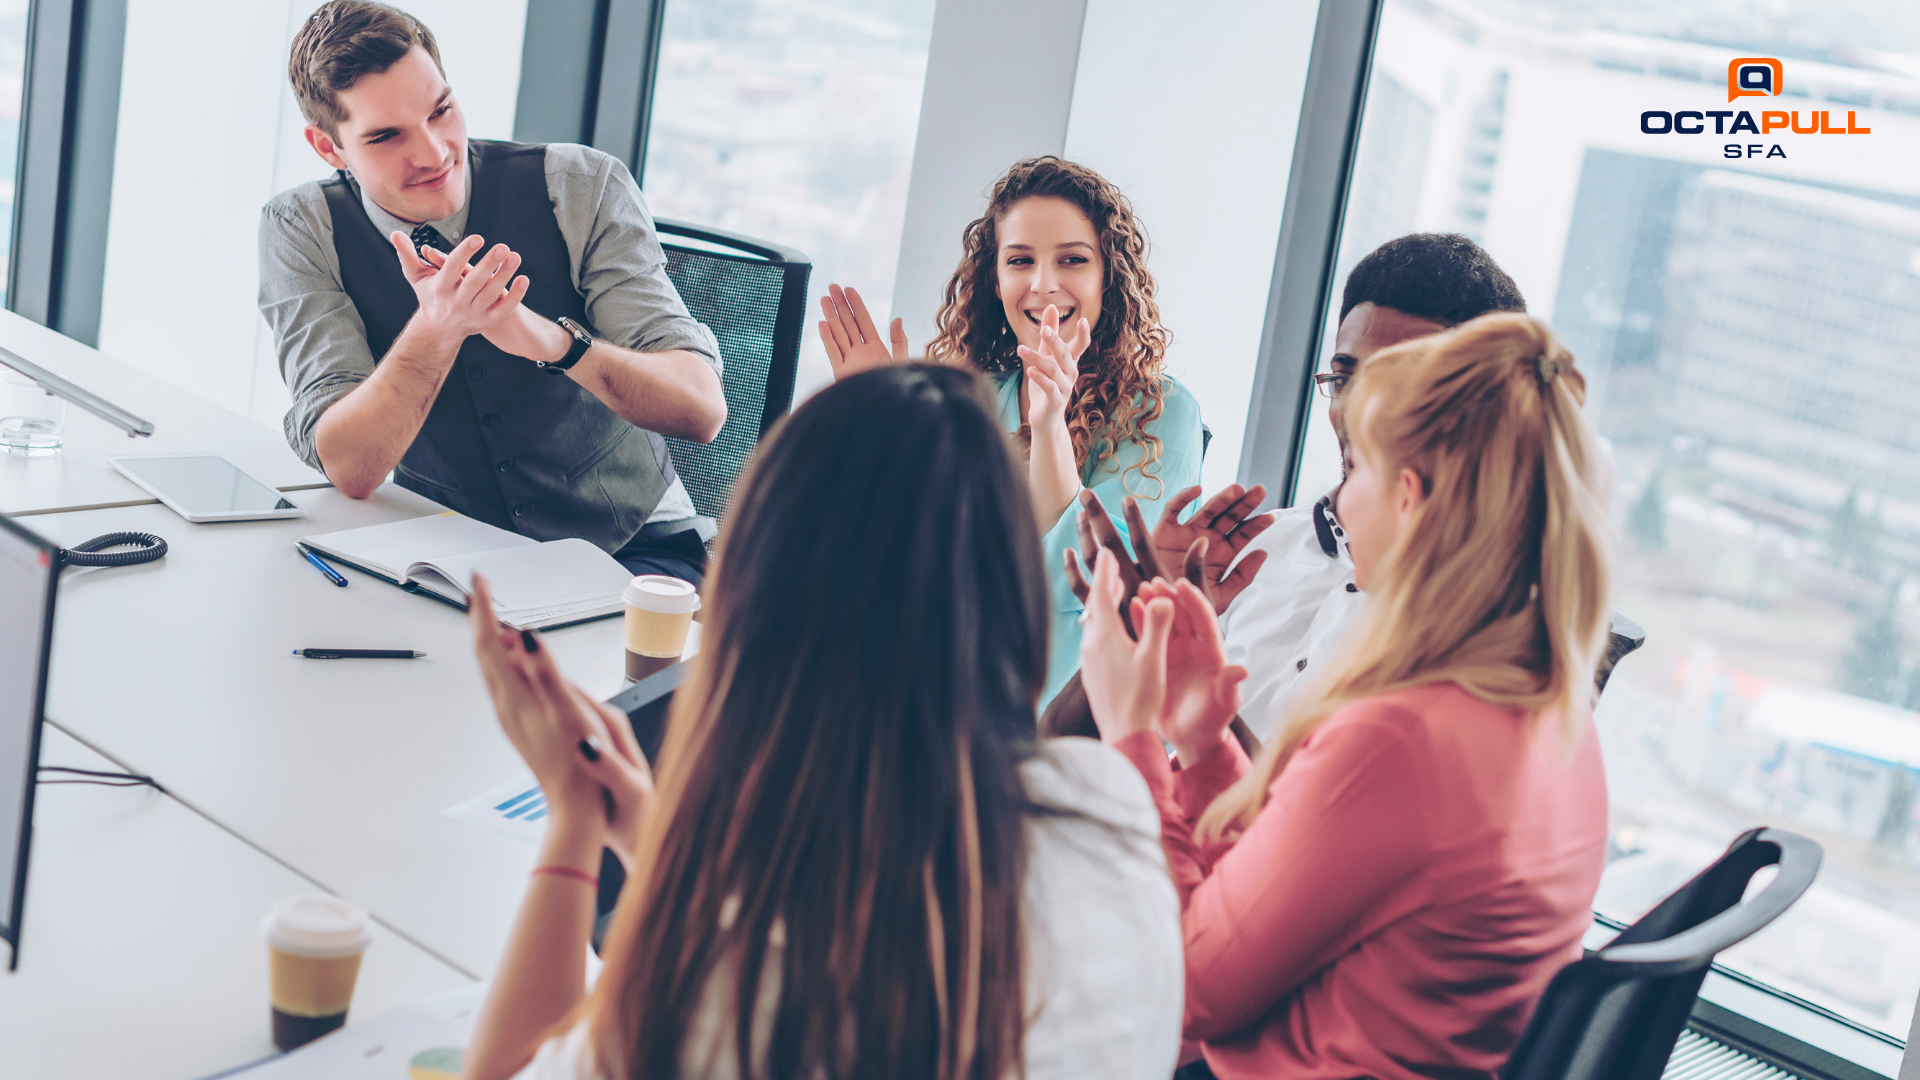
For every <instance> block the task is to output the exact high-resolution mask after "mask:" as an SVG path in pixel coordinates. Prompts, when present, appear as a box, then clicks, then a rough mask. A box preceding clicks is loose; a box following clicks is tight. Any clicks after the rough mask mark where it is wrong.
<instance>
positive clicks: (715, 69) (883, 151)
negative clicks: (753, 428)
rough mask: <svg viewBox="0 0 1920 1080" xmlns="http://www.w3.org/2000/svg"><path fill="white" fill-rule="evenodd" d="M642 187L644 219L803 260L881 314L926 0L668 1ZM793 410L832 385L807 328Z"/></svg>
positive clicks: (896, 240) (918, 80) (916, 90)
mask: <svg viewBox="0 0 1920 1080" xmlns="http://www.w3.org/2000/svg"><path fill="white" fill-rule="evenodd" d="M665 2H666V5H667V9H666V17H665V24H664V29H663V33H662V37H661V45H660V67H659V75H658V78H657V80H656V82H655V84H654V98H653V110H652V112H653V118H652V126H651V128H650V129H649V134H648V138H647V160H646V168H645V172H644V175H643V177H642V180H643V186H644V187H645V189H646V194H647V202H648V205H649V206H650V207H651V209H652V210H653V212H654V213H656V214H659V215H661V216H663V217H672V218H680V219H683V220H687V221H691V222H694V223H696V224H701V225H711V226H716V227H718V228H722V229H728V230H732V231H734V232H741V233H746V234H748V235H750V236H758V237H763V238H765V239H768V240H773V241H776V242H779V243H782V244H787V245H789V246H792V247H796V248H799V249H800V250H801V251H802V252H805V253H806V254H807V255H808V256H809V257H810V258H812V260H813V277H812V283H811V286H810V288H811V291H812V292H813V293H814V294H815V295H818V294H821V293H824V292H825V291H826V286H827V283H828V282H837V283H840V284H844V285H851V286H854V287H856V288H858V289H859V290H860V294H861V296H863V297H864V298H865V299H866V301H867V306H868V308H869V309H870V310H872V311H873V312H875V317H876V318H881V317H884V313H885V312H887V311H888V310H890V308H891V304H892V294H893V275H894V265H895V262H896V260H897V258H898V256H899V252H900V231H901V225H902V222H903V220H904V218H905V216H906V203H907V177H908V172H909V170H910V168H911V166H912V163H913V141H914V133H915V129H916V127H917V126H918V123H919V117H920V90H921V86H922V83H923V82H924V80H925V77H926V67H927V48H928V39H929V36H930V33H931V31H932V26H933V0H854V2H849V3H841V4H832V5H830V4H825V3H816V2H811V0H665ZM807 326H808V329H807V331H806V332H805V333H804V334H802V336H801V347H800V372H799V377H798V380H797V387H796V397H803V396H805V395H806V394H807V393H808V392H809V391H810V390H812V389H814V388H817V387H819V386H821V385H823V384H825V383H827V382H830V381H831V380H832V373H831V372H830V371H829V369H828V367H827V360H826V354H825V352H824V350H823V349H822V348H821V345H820V341H819V339H818V336H817V335H815V334H814V333H813V330H812V321H811V320H809V322H808V324H807Z"/></svg>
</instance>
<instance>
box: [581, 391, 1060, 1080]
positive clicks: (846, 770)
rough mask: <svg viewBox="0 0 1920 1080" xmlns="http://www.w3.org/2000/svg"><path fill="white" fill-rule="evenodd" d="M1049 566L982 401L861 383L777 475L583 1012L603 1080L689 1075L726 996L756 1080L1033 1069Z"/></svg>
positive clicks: (712, 624) (683, 712) (822, 399)
mask: <svg viewBox="0 0 1920 1080" xmlns="http://www.w3.org/2000/svg"><path fill="white" fill-rule="evenodd" d="M983 463H984V465H983ZM1038 536H1039V528H1038V526H1037V525H1036V524H1035V522H1034V519H1033V515H1032V511H1031V509H1030V506H1029V500H1028V498H1027V495H1026V493H1025V490H1024V488H1023V486H1022V484H1021V481H1020V476H1019V473H1018V471H1017V469H1016V465H1015V463H1014V461H1013V457H1012V454H1011V452H1010V450H1009V448H1008V443H1007V437H1006V435H1005V434H1004V433H1003V432H1001V431H999V430H998V429H997V427H996V425H995V423H994V420H993V407H992V399H991V397H990V396H989V394H988V391H987V389H986V388H985V386H984V385H982V383H981V381H980V379H979V378H978V377H977V376H975V375H973V374H971V373H968V372H965V371H961V370H958V369H954V368H949V367H942V366H936V365H930V364H909V365H904V366H899V367H887V368H881V369H877V370H874V371H869V372H866V373H864V374H861V375H857V376H854V377H852V378H849V379H846V380H843V381H841V382H839V383H836V384H834V385H833V386H831V387H829V388H827V389H826V390H823V391H821V392H820V393H819V394H818V395H816V396H815V397H814V398H813V399H812V400H810V401H808V402H807V403H806V404H805V405H803V406H801V407H800V408H799V409H798V410H797V411H796V412H795V413H794V414H793V415H792V416H791V417H790V418H788V419H787V420H786V421H784V422H783V423H782V424H781V425H780V427H779V428H778V429H777V430H776V431H775V432H774V433H773V434H772V435H771V436H770V437H769V439H768V440H767V441H766V442H765V443H764V444H763V445H762V447H761V449H760V454H759V460H758V462H757V463H756V464H755V465H754V466H753V467H752V469H751V470H750V471H749V473H748V474H747V476H746V477H745V478H744V479H743V481H742V484H741V487H740V495H739V497H738V501H737V505H736V506H735V508H734V510H733V513H732V518H731V520H730V522H729V524H728V533H727V535H726V537H725V539H724V541H723V549H722V551H721V553H720V555H719V559H718V570H717V572H716V573H715V575H714V577H713V578H712V584H711V595H710V596H709V597H708V605H709V606H708V610H709V613H710V614H709V617H708V620H707V622H706V625H705V636H704V637H703V639H702V644H701V649H700V652H699V654H698V656H697V657H696V658H695V659H694V660H692V661H691V664H692V665H693V666H692V668H691V669H690V670H689V672H688V678H687V682H686V683H685V684H684V685H683V687H682V689H681V690H680V692H679V694H678V695H676V701H675V703H674V706H673V712H672V716H671V719H670V720H669V722H668V732H667V736H666V743H665V745H664V747H663V748H662V750H661V755H660V756H661V760H662V763H663V770H662V772H661V774H660V776H659V778H658V785H659V800H658V805H657V808H656V809H655V811H654V817H653V820H652V821H651V822H650V823H649V825H648V827H647V829H646V835H645V836H644V837H643V838H642V841H641V843H640V845H639V851H638V853H637V855H636V859H635V868H634V875H633V883H632V884H630V885H629V886H628V889H627V891H626V894H625V895H624V896H623V897H622V898H621V901H620V909H619V911H618V913H617V914H616V915H615V917H614V922H613V926H612V928H611V932H610V935H609V938H608V941H607V944H606V947H605V949H604V955H605V956H607V957H608V963H607V968H606V970H605V971H604V972H603V973H602V975H601V978H600V982H599V985H598V988H597V989H596V990H595V992H594V995H593V999H592V1001H591V1002H590V1004H589V1006H588V1008H589V1013H590V1017H591V1025H592V1026H591V1037H592V1040H593V1046H594V1048H595V1052H596V1054H595V1056H596V1060H597V1061H599V1062H600V1063H601V1068H602V1069H603V1070H604V1071H605V1072H606V1073H607V1074H609V1075H611V1076H613V1077H618V1078H637V1077H663V1076H674V1075H677V1074H678V1070H679V1067H680V1055H681V1054H682V1052H683V1044H684V1043H685V1042H686V1040H687V1038H688V1037H689V1032H690V1031H691V1030H693V1029H694V1026H695V1025H694V1024H693V1019H694V1017H695V1015H696V1014H697V1013H698V1012H699V1011H700V1009H701V1007H702V1002H703V991H705V989H706V987H707V985H708V981H709V979H710V978H711V977H712V976H713V974H714V973H715V971H716V970H720V971H729V970H737V979H735V980H734V981H731V982H730V983H728V984H726V985H728V988H729V989H730V990H731V994H730V995H729V996H728V1003H729V1007H730V1009H731V1014H730V1016H729V1017H728V1018H727V1021H726V1023H724V1024H723V1025H722V1028H721V1030H723V1031H725V1032H726V1033H727V1034H728V1035H729V1036H731V1037H732V1042H733V1052H734V1053H735V1054H737V1055H738V1056H737V1060H738V1061H739V1063H740V1075H742V1076H743V1077H746V1076H752V1077H766V1078H776V1077H777V1078H810V1077H814V1076H823V1077H832V1078H838V1077H854V1076H859V1077H870V1076H916V1077H934V1078H941V1080H963V1078H964V1080H1001V1078H1002V1077H1005V1076H1006V1075H1008V1073H1009V1072H1010V1071H1014V1070H1017V1069H1018V1068H1019V1066H1020V1060H1021V1039H1022V1033H1023V1031H1024V1027H1025V1016H1024V1012H1023V1008H1024V1006H1023V996H1022V993H1021V931H1020V926H1021V920H1020V896H1021V891H1022V880H1023V876H1024V872H1025V865H1026V836H1025V830H1024V822H1025V819H1026V815H1027V812H1028V804H1027V797H1026V794H1025V791H1024V789H1023V788H1022V786H1021V783H1020V777H1019V773H1018V767H1019V764H1020V762H1021V761H1022V760H1023V759H1024V758H1025V757H1027V756H1029V755H1031V754H1032V753H1033V752H1034V748H1035V740H1036V730H1035V729H1036V724H1035V719H1034V705H1035V702H1036V701H1037V700H1038V698H1039V692H1040V688H1041V685H1042V683H1043V681H1044V678H1045V674H1046V644H1047V640H1046V634H1047V592H1046V585H1045V579H1044V574H1043V571H1042V569H1041V557H1040V549H1039V545H1038V540H1037V538H1038ZM781 939H784V948H782V949H780V950H779V951H777V952H775V951H773V949H772V948H770V942H771V943H772V944H773V945H778V944H779V943H780V941H781ZM770 964H771V965H773V967H772V969H771V971H769V965H770ZM734 965H737V968H735V967H734ZM767 976H771V981H770V982H769V983H768V984H767V985H768V986H774V987H777V989H778V1003H777V1006H776V1007H774V1009H773V1013H772V1017H771V1022H770V1024H769V1023H768V1018H767V1017H766V1015H765V1014H764V1013H765V1009H766V1007H767V1002H766V1001H765V999H762V998H761V997H760V995H761V994H762V993H765V992H766V987H763V977H767ZM756 1001H759V1002H760V1011H761V1013H762V1015H761V1017H760V1021H759V1023H757V1024H756V1022H755V1014H756V1007H755V1006H756Z"/></svg>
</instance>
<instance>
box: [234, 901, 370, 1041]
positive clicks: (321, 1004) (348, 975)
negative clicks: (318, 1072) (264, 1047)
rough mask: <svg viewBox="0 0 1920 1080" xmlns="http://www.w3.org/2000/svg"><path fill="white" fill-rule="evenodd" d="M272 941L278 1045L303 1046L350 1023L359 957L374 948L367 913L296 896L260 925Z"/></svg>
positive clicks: (270, 961)
mask: <svg viewBox="0 0 1920 1080" xmlns="http://www.w3.org/2000/svg"><path fill="white" fill-rule="evenodd" d="M260 936H261V937H263V938H265V939H267V963H268V969H269V993H270V995H271V997H272V1005H273V1045H275V1046H277V1047H279V1048H280V1049H282V1050H291V1049H293V1048H294V1047H296V1046H304V1045H306V1044H307V1043H310V1042H312V1041H313V1040H315V1039H317V1038H319V1037H320V1036H322V1035H325V1034H326V1033H328V1032H330V1031H333V1030H334V1029H336V1028H338V1027H340V1026H342V1025H343V1024H345V1023H346V1022H347V1006H348V1005H349V1004H351V1003H352V1002H353V982H354V979H356V978H358V977H359V974H360V956H361V954H363V953H365V952H366V951H367V946H368V945H369V944H371V943H372V942H373V927H372V926H371V925H370V923H369V922H368V920H367V912H366V909H365V908H362V907H359V906H357V905H354V904H349V903H347V902H346V901H345V900H341V899H339V898H337V897H332V896H296V897H293V898H291V899H288V900H282V901H280V902H279V903H277V904H275V905H273V910H271V911H269V912H267V917H266V918H265V919H264V920H262V921H261V923H260Z"/></svg>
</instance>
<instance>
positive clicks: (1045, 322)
mask: <svg viewBox="0 0 1920 1080" xmlns="http://www.w3.org/2000/svg"><path fill="white" fill-rule="evenodd" d="M1092 339H1093V331H1092V329H1091V328H1090V327H1089V326H1088V325H1087V320H1086V319H1084V318H1083V319H1081V320H1080V322H1079V325H1078V327H1077V328H1076V332H1075V333H1074V335H1073V337H1071V338H1062V337H1061V336H1060V309H1059V308H1057V307H1055V306H1054V305H1052V304H1048V305H1047V307H1046V310H1045V311H1042V312H1041V313H1040V347H1039V348H1038V349H1029V348H1027V347H1026V346H1025V345H1021V346H1019V347H1018V348H1017V350H1016V351H1017V352H1018V353H1019V354H1020V362H1021V363H1022V364H1024V365H1025V366H1026V370H1027V426H1028V427H1029V428H1031V429H1033V430H1034V431H1035V432H1038V431H1040V430H1041V429H1043V428H1049V429H1050V428H1052V427H1053V426H1054V425H1060V426H1061V427H1063V428H1064V426H1065V424H1066V420H1067V402H1069V401H1071V400H1072V399H1073V384H1074V382H1075V380H1077V379H1078V378H1079V377H1080V354H1081V353H1083V352H1086V351H1087V343H1088V342H1089V341H1091V340H1092Z"/></svg>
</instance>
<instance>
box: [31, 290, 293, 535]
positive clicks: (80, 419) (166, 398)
mask: <svg viewBox="0 0 1920 1080" xmlns="http://www.w3.org/2000/svg"><path fill="white" fill-rule="evenodd" d="M0 347H4V348H7V349H10V350H12V351H13V352H15V353H18V354H19V355H20V356H21V357H22V358H24V359H26V360H29V361H32V362H33V363H35V364H39V365H40V366H42V367H45V368H47V369H49V370H51V371H52V372H53V373H54V374H56V375H59V376H60V377H61V378H63V379H66V380H67V381H69V382H72V383H74V384H76V385H78V386H80V387H82V388H84V389H87V390H91V391H93V392H94V393H96V394H98V395H100V396H101V397H103V398H106V399H107V400H108V401H111V402H113V403H114V404H115V405H118V406H120V407H121V408H123V409H126V410H127V411H128V412H131V413H133V414H134V415H136V416H138V417H140V418H141V419H143V420H149V421H151V422H152V423H153V427H154V431H153V434H152V435H151V436H149V437H146V438H130V437H128V436H127V434H126V433H125V432H123V431H121V430H120V429H119V428H116V427H114V426H113V425H112V424H109V423H107V422H106V421H105V420H102V419H100V418H99V417H97V416H94V415H93V414H92V413H89V412H86V411H84V410H82V409H80V408H79V407H77V406H73V405H68V406H67V419H66V434H65V438H66V444H65V446H64V447H62V449H61V451H60V453H58V454H54V455H51V456H48V457H34V458H30V457H19V456H15V455H12V454H0V511H4V512H6V513H9V514H16V515H18V514H44V513H49V512H53V511H58V510H73V509H82V508H87V507H100V506H124V505H129V504H134V503H146V502H153V501H154V499H153V496H151V495H149V494H147V492H146V491H145V490H144V489H142V488H141V487H140V486H139V485H137V484H135V483H134V482H133V481H131V480H128V479H127V478H126V477H124V476H121V475H120V474H119V473H118V472H115V471H114V469H113V466H111V465H108V464H107V461H106V459H107V458H108V457H112V456H116V455H121V454H174V453H194V452H202V451H217V452H219V453H222V454H225V455H226V456H227V458H228V460H230V461H232V462H233V463H234V464H235V465H238V466H240V467H241V468H242V469H244V470H246V471H248V472H250V473H253V474H254V475H255V476H258V477H259V478H260V479H261V480H262V481H264V482H266V483H268V484H271V485H273V486H274V487H278V488H282V489H291V488H299V487H312V486H316V485H323V484H325V483H326V482H327V478H326V477H325V476H322V475H321V474H320V473H317V472H315V471H314V470H313V469H311V468H309V467H307V465H306V463H305V462H303V461H301V460H300V459H299V458H298V457H295V456H294V453H293V451H292V450H290V449H288V447H287V440H286V438H285V436H283V435H282V434H281V433H280V432H279V431H276V430H274V429H273V428H270V427H268V426H267V425H265V424H260V423H256V422H254V421H252V420H249V419H248V418H246V417H244V416H241V415H239V414H238V413H235V412H231V411H229V410H227V409H223V408H221V407H220V406H218V405H215V404H214V403H212V402H210V401H207V400H206V399H205V398H201V397H197V396H195V395H193V394H190V393H188V392H186V391H185V390H182V389H180V388H179V387H176V386H174V385H173V384H172V383H169V382H166V381H164V380H162V379H157V378H155V377H153V376H152V375H148V374H147V373H146V372H144V371H141V370H139V369H138V368H135V367H133V366H131V365H129V364H125V363H122V362H120V361H118V360H115V359H113V358H112V357H109V356H107V355H105V354H103V353H101V352H99V351H98V350H96V349H92V348H89V347H87V346H85V345H82V344H80V343H79V342H77V341H74V340H73V339H72V338H68V337H63V336H62V335H60V334H58V333H56V332H54V331H52V330H49V329H47V328H46V327H44V326H41V325H40V324H39V323H36V322H34V321H32V320H31V319H26V318H23V317H21V316H19V315H16V314H14V313H13V312H11V311H0Z"/></svg>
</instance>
